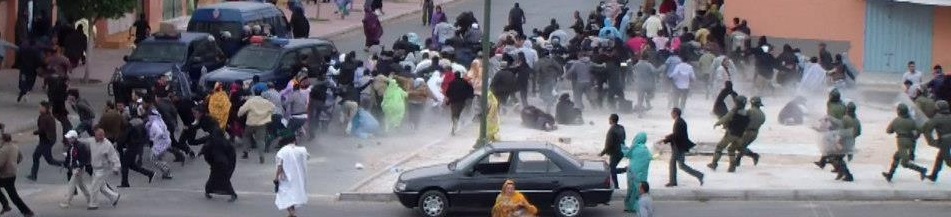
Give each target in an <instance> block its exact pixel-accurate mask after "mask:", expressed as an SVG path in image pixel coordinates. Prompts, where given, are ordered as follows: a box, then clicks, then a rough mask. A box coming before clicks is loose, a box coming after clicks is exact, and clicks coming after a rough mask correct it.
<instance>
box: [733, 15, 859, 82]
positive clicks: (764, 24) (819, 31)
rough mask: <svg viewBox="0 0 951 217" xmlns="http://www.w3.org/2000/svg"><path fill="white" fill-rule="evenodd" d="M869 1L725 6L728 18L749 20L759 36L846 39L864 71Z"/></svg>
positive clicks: (854, 59)
mask: <svg viewBox="0 0 951 217" xmlns="http://www.w3.org/2000/svg"><path fill="white" fill-rule="evenodd" d="M865 1H866V0H833V1H830V0H729V1H726V5H725V6H724V19H725V20H732V19H733V17H739V18H740V19H746V21H747V23H748V24H749V25H750V29H752V33H753V35H757V36H758V35H766V36H774V37H782V38H796V39H812V40H834V41H846V42H848V43H849V46H848V47H849V48H851V49H850V50H849V58H850V59H851V61H852V63H853V64H854V65H855V66H857V67H859V70H862V66H863V64H864V62H863V56H864V55H865V52H864V51H865V48H864V46H865ZM773 45H775V46H781V44H780V45H777V44H775V43H774V44H773ZM806 54H807V55H816V54H813V53H806Z"/></svg>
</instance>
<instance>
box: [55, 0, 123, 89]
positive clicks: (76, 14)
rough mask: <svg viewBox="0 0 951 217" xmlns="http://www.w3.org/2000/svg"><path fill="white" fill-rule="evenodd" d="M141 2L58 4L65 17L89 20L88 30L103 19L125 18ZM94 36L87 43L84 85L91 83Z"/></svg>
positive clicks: (97, 0)
mask: <svg viewBox="0 0 951 217" xmlns="http://www.w3.org/2000/svg"><path fill="white" fill-rule="evenodd" d="M139 1H140V0H59V1H57V4H58V5H59V8H60V10H62V11H63V15H64V16H65V17H69V18H72V19H75V20H79V19H83V18H85V19H88V20H89V21H90V24H91V26H89V27H88V28H95V24H96V22H98V21H99V20H102V19H118V18H122V17H124V16H125V15H126V14H127V13H129V12H132V11H133V10H134V9H135V6H136V5H137V4H138V2H139ZM93 38H95V37H94V36H92V35H88V39H89V41H87V49H86V56H87V58H86V61H87V62H86V71H85V72H84V73H83V80H82V82H83V83H86V82H88V81H89V62H88V61H89V59H91V58H89V56H92V55H91V53H92V49H90V47H91V46H92V44H93Z"/></svg>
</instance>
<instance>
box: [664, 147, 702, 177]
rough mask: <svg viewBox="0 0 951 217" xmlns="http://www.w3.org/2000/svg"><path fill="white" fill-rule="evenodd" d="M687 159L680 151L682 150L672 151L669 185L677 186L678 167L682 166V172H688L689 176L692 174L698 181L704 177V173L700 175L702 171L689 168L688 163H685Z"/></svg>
mask: <svg viewBox="0 0 951 217" xmlns="http://www.w3.org/2000/svg"><path fill="white" fill-rule="evenodd" d="M686 159H687V158H686V156H685V153H684V152H683V151H680V150H672V151H671V156H670V165H669V169H670V177H669V179H670V181H669V182H668V184H674V185H676V184H677V166H680V169H681V170H683V171H684V172H687V174H690V175H691V176H693V177H696V178H697V179H700V177H702V176H703V173H700V171H697V170H695V169H693V168H691V167H690V166H688V165H687V163H686V162H685V161H686Z"/></svg>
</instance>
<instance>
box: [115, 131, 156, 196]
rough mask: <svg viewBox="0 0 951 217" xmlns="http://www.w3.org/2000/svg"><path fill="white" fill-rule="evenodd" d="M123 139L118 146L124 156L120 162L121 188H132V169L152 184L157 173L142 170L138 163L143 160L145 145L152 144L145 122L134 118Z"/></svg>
mask: <svg viewBox="0 0 951 217" xmlns="http://www.w3.org/2000/svg"><path fill="white" fill-rule="evenodd" d="M122 138H123V140H122V141H121V142H119V144H118V146H117V147H118V149H119V152H120V154H122V156H121V157H120V161H121V163H122V167H121V170H122V183H121V184H120V185H119V187H120V188H128V187H130V186H129V170H130V169H131V170H132V171H135V172H138V173H140V174H142V175H145V176H148V177H149V183H152V178H154V177H155V172H152V171H151V170H148V169H145V168H142V165H140V164H138V163H136V162H140V160H139V159H141V158H142V149H143V148H144V147H145V144H147V143H149V142H150V141H149V134H148V130H147V128H146V126H145V123H144V121H142V118H139V117H135V118H132V120H130V121H129V126H128V128H127V129H126V131H125V135H124V136H123V137H122Z"/></svg>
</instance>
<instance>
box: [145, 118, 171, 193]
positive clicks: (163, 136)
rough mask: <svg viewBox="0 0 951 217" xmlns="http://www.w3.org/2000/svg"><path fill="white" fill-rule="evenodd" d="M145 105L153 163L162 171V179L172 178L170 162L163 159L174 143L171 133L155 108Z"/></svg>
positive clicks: (146, 125)
mask: <svg viewBox="0 0 951 217" xmlns="http://www.w3.org/2000/svg"><path fill="white" fill-rule="evenodd" d="M145 107H146V109H145V111H146V114H143V115H144V116H145V117H146V118H147V119H148V121H147V122H146V123H145V127H146V129H147V130H148V135H149V140H151V141H152V149H151V150H152V153H151V159H152V163H153V164H154V165H155V167H157V168H158V169H159V170H160V171H162V179H172V176H171V175H169V168H168V163H167V162H165V160H163V159H162V157H163V156H165V154H167V153H168V149H169V148H170V147H171V145H172V139H171V134H170V133H169V132H168V129H167V128H166V126H165V121H163V120H162V117H161V115H159V114H158V112H157V111H155V110H153V109H152V108H151V106H145Z"/></svg>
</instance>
